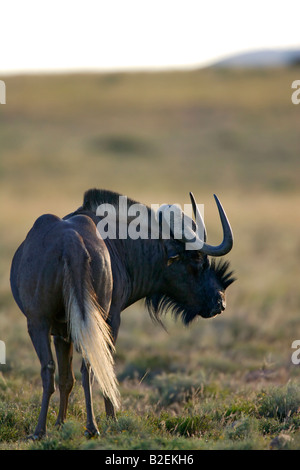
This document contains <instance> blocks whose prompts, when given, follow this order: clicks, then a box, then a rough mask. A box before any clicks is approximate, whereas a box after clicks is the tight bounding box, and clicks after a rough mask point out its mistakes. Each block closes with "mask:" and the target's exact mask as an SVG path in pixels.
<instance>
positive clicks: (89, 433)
mask: <svg viewBox="0 0 300 470" xmlns="http://www.w3.org/2000/svg"><path fill="white" fill-rule="evenodd" d="M84 436H85V437H86V438H87V439H92V438H94V437H99V436H100V432H99V431H98V429H85V431H84Z"/></svg>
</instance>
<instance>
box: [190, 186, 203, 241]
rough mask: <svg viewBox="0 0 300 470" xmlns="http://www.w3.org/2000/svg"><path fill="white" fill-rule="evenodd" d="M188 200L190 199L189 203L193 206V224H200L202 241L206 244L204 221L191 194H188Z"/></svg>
mask: <svg viewBox="0 0 300 470" xmlns="http://www.w3.org/2000/svg"><path fill="white" fill-rule="evenodd" d="M190 198H191V202H192V206H193V212H194V217H195V222H196V224H197V221H200V222H201V224H202V227H203V234H204V237H203V241H204V242H206V228H205V224H204V220H203V218H202V215H201V212H200V211H199V209H198V206H197V203H196V199H195V198H194V195H193V193H190Z"/></svg>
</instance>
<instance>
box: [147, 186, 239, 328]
mask: <svg viewBox="0 0 300 470" xmlns="http://www.w3.org/2000/svg"><path fill="white" fill-rule="evenodd" d="M190 196H191V201H192V205H193V212H194V216H195V219H196V221H197V223H198V225H199V223H200V224H201V225H202V234H203V238H202V239H199V236H198V233H199V232H201V230H200V231H199V230H198V228H199V226H197V224H196V223H195V222H194V221H193V224H192V227H193V228H192V229H190V234H191V233H192V235H193V237H194V243H195V247H196V249H188V250H187V249H186V245H185V244H186V243H188V242H190V241H191V239H190V237H189V239H187V238H186V236H185V235H184V233H183V236H182V240H176V239H175V238H174V237H171V239H169V240H164V248H165V254H166V267H165V270H164V281H163V288H162V292H161V293H156V294H154V295H152V296H149V297H148V298H147V299H146V305H147V307H148V310H149V312H150V315H151V316H152V318H154V319H156V320H158V321H160V315H161V313H162V312H163V311H166V310H169V309H171V310H172V312H173V313H174V314H175V315H176V316H181V318H182V321H183V322H184V323H185V324H188V323H190V322H191V321H192V320H193V319H194V318H195V317H197V316H199V315H200V316H201V317H204V318H211V317H214V316H215V315H217V314H220V313H221V312H222V311H223V310H224V309H225V306H226V300H225V290H226V288H227V287H228V286H229V285H230V284H232V283H233V282H234V280H235V279H234V277H233V276H232V274H233V272H232V271H230V269H229V262H228V261H220V262H216V260H215V258H212V259H210V258H209V257H208V256H213V257H219V256H223V255H225V254H227V253H229V251H230V250H231V248H232V245H233V234H232V230H231V227H230V224H229V221H228V218H227V216H226V214H225V211H224V209H223V207H222V205H221V203H220V201H219V200H218V198H217V197H216V196H215V200H216V203H217V207H218V210H219V215H220V219H221V223H222V227H223V241H222V243H221V244H220V245H218V246H211V245H208V244H207V243H206V229H205V226H204V222H203V219H202V217H201V214H200V212H199V210H198V207H197V204H196V202H195V199H194V197H193V195H192V193H190ZM169 207H170V206H167V205H164V206H161V208H160V213H161V216H162V219H164V218H166V219H167V217H166V213H167V212H168V209H169ZM182 216H183V217H186V215H185V214H182ZM168 223H170V218H168ZM170 228H171V232H172V228H173V227H172V226H170ZM199 247H200V248H199Z"/></svg>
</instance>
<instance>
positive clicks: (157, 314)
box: [145, 258, 236, 326]
mask: <svg viewBox="0 0 300 470" xmlns="http://www.w3.org/2000/svg"><path fill="white" fill-rule="evenodd" d="M229 268H230V263H229V261H219V262H216V260H215V259H214V258H213V259H212V260H211V261H210V264H208V267H207V268H206V269H210V270H212V271H214V272H215V274H216V277H217V279H218V281H219V282H220V284H221V287H222V288H223V289H224V290H225V289H227V287H228V286H230V284H232V283H233V282H234V281H235V280H236V279H235V278H234V277H233V271H230V270H229ZM145 305H146V307H147V310H148V312H149V315H150V317H151V319H152V320H153V321H156V322H158V323H160V324H161V325H162V326H163V323H162V320H161V317H162V315H163V314H166V313H167V312H168V311H171V314H172V315H174V317H175V318H181V320H182V322H183V323H184V324H185V325H188V324H189V323H191V322H192V321H193V320H194V318H195V317H197V316H198V314H199V312H198V309H197V308H195V307H190V306H188V305H185V304H183V303H180V302H178V301H177V300H175V299H172V298H171V297H169V296H167V295H165V294H161V293H155V294H153V295H151V296H148V297H146V299H145Z"/></svg>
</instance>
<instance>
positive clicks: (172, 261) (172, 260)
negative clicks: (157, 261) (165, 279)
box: [167, 255, 180, 266]
mask: <svg viewBox="0 0 300 470" xmlns="http://www.w3.org/2000/svg"><path fill="white" fill-rule="evenodd" d="M179 258H180V255H175V256H171V257H170V258H169V259H168V261H167V266H170V265H171V264H173V263H174V261H178V260H179Z"/></svg>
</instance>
